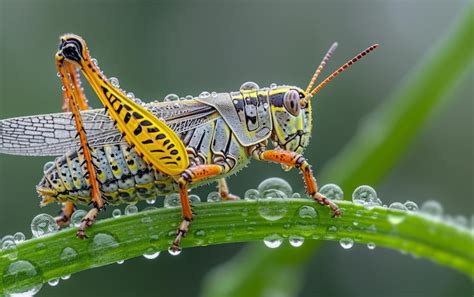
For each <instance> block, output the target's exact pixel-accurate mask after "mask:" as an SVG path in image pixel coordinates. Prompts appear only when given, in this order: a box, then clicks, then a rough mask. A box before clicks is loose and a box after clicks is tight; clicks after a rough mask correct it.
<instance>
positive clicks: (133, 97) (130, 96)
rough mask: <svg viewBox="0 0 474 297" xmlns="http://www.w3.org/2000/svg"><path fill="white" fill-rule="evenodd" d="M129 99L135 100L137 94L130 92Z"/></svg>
mask: <svg viewBox="0 0 474 297" xmlns="http://www.w3.org/2000/svg"><path fill="white" fill-rule="evenodd" d="M127 97H128V98H130V99H132V100H133V99H135V94H134V93H133V92H128V93H127Z"/></svg>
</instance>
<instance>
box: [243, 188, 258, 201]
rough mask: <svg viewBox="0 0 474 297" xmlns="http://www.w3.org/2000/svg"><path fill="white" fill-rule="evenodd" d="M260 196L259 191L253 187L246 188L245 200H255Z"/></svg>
mask: <svg viewBox="0 0 474 297" xmlns="http://www.w3.org/2000/svg"><path fill="white" fill-rule="evenodd" d="M259 197H260V192H259V191H257V190H255V189H248V190H247V191H245V194H244V198H245V200H254V201H255V200H257V199H258V198H259Z"/></svg>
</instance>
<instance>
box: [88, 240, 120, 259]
mask: <svg viewBox="0 0 474 297" xmlns="http://www.w3.org/2000/svg"><path fill="white" fill-rule="evenodd" d="M119 246H120V244H119V243H118V242H117V240H116V239H115V238H114V237H113V236H112V235H110V234H107V233H97V234H95V235H94V238H92V240H91V242H90V243H89V247H88V249H89V253H90V254H91V255H92V256H93V257H94V261H95V263H96V264H105V263H110V262H113V261H114V259H113V258H114V257H115V255H114V253H113V250H114V249H116V248H118V247H119Z"/></svg>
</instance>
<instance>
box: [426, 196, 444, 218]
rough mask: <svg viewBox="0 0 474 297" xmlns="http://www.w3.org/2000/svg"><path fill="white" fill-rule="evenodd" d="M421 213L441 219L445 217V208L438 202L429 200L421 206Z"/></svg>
mask: <svg viewBox="0 0 474 297" xmlns="http://www.w3.org/2000/svg"><path fill="white" fill-rule="evenodd" d="M421 212H422V213H424V214H427V215H429V216H431V217H433V218H437V219H440V218H441V217H442V215H443V207H442V206H441V204H440V203H439V202H438V201H434V200H428V201H426V202H425V203H423V204H422V205H421Z"/></svg>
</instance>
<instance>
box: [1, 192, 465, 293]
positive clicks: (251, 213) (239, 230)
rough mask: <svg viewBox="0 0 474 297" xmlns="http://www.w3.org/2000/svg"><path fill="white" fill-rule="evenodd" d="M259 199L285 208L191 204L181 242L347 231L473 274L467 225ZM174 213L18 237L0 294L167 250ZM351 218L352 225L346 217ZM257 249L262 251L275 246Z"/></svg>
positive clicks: (4, 264)
mask: <svg viewBox="0 0 474 297" xmlns="http://www.w3.org/2000/svg"><path fill="white" fill-rule="evenodd" d="M269 203H270V204H269ZM271 204H273V205H271ZM265 205H266V206H267V207H268V206H269V205H270V206H272V207H273V206H274V207H277V208H282V209H285V210H286V215H285V216H283V217H282V218H280V219H278V220H275V221H270V220H267V219H265V218H264V217H262V216H261V215H260V213H259V207H261V205H259V203H258V202H256V201H236V202H223V203H200V204H198V205H196V206H195V207H194V211H195V212H196V217H199V220H195V221H194V222H193V228H192V232H191V233H190V234H189V235H188V236H187V237H186V238H185V240H184V241H183V247H184V248H187V247H188V248H189V247H194V246H205V245H214V244H223V243H233V242H248V241H260V245H261V246H264V244H263V243H262V240H263V239H264V238H266V237H268V236H269V235H273V234H278V235H279V236H281V237H282V238H285V239H286V238H289V237H290V236H299V237H302V238H305V239H306V240H307V241H311V239H316V238H317V239H324V240H339V239H341V238H345V237H350V238H353V239H354V240H355V241H356V242H358V243H368V242H374V243H375V244H376V245H377V246H383V247H387V248H392V249H397V250H401V251H407V252H410V253H412V254H414V255H416V256H420V257H426V258H429V259H432V260H433V261H435V262H438V263H440V264H443V265H446V266H449V267H452V268H454V269H456V270H458V271H460V272H462V273H464V274H467V275H469V276H471V277H473V276H474V272H473V270H472V267H473V265H474V252H473V251H472V249H471V247H472V245H474V235H473V233H472V232H470V231H469V230H468V229H465V228H464V229H463V228H459V227H457V226H454V225H449V224H447V223H445V222H442V221H439V220H434V219H432V218H429V217H425V216H421V215H419V214H415V213H408V212H399V211H395V210H389V209H384V208H375V209H372V210H370V211H369V210H366V209H365V208H364V207H363V206H360V205H354V204H352V203H351V202H341V203H340V206H341V208H343V209H344V211H345V214H344V216H343V217H341V218H337V219H334V218H331V215H332V213H331V211H330V210H329V209H328V208H327V207H323V206H320V205H319V204H317V203H315V202H314V201H312V200H310V199H286V201H284V202H281V201H271V202H266V204H265ZM304 211H306V212H304ZM358 212H359V213H358ZM360 212H363V213H362V215H361V214H360ZM302 214H305V215H302ZM374 214H375V215H374ZM389 216H397V217H399V218H400V216H401V218H402V219H403V221H402V222H401V223H399V224H397V225H393V224H391V223H390V222H389V220H388V218H389ZM180 217H181V211H180V209H179V208H161V209H155V210H150V211H144V212H140V213H136V214H134V215H127V216H122V217H119V218H113V219H106V220H102V221H99V222H97V224H95V225H94V226H93V227H91V228H90V230H89V232H88V234H89V236H90V238H89V239H88V240H79V239H77V238H76V237H75V232H76V229H75V228H70V229H67V230H64V231H61V232H58V233H55V234H52V235H49V236H45V237H41V238H37V239H31V240H28V241H25V242H23V243H21V244H19V245H18V246H17V247H16V249H13V250H9V251H2V252H0V271H1V272H2V277H1V278H2V279H1V282H0V295H3V294H5V293H14V292H22V291H25V290H26V289H28V288H31V287H32V286H34V285H36V284H38V283H39V282H46V281H48V280H51V279H56V278H59V277H61V276H65V275H70V274H73V273H75V272H78V271H82V270H86V269H91V268H94V267H100V266H103V265H108V264H111V263H115V262H117V261H120V260H126V259H129V258H132V257H136V256H140V255H142V254H144V253H152V252H156V251H164V250H167V248H168V247H169V246H170V244H171V242H172V240H173V239H174V236H175V228H176V223H177V222H179V220H180ZM355 220H357V221H358V224H357V226H354V225H353V222H354V221H355ZM424 230H430V232H425V231H424ZM283 244H284V245H287V243H283ZM303 246H304V245H303ZM300 248H301V247H300ZM265 250H266V252H267V253H266V254H268V255H272V254H274V253H273V252H275V251H271V250H269V249H268V248H266V249H265ZM184 252H186V249H185V250H184ZM295 254H297V253H294V254H293V255H295ZM25 263H26V264H25ZM19 267H23V269H20V268H19ZM24 267H30V268H31V269H24ZM290 271H291V270H290Z"/></svg>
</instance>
